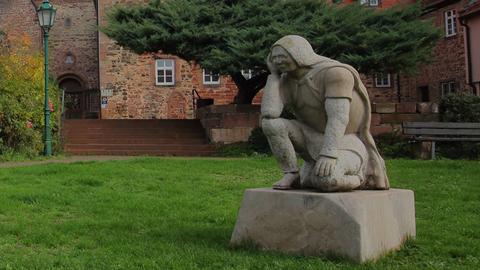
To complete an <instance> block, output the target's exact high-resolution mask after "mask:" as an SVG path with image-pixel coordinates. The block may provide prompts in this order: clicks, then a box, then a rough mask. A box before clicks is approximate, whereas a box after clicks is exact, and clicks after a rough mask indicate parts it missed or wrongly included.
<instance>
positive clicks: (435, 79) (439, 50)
mask: <svg viewBox="0 0 480 270" xmlns="http://www.w3.org/2000/svg"><path fill="white" fill-rule="evenodd" d="M465 4H466V2H465V1H458V2H456V3H453V4H450V5H448V6H446V7H443V8H440V9H438V10H435V11H433V12H431V13H428V14H426V15H425V18H426V19H431V20H433V22H434V23H435V25H436V26H437V27H439V28H440V29H441V30H442V31H443V32H444V31H445V26H444V23H445V22H444V21H445V19H444V12H445V11H447V10H451V9H455V10H456V11H457V34H456V35H455V36H452V37H445V34H443V36H442V38H441V40H440V41H439V42H438V44H437V46H436V48H435V50H434V52H433V59H432V63H430V64H427V65H424V66H422V67H420V73H419V75H418V76H410V77H403V78H402V81H401V84H402V86H403V88H404V89H405V90H407V92H404V95H408V96H410V97H412V99H414V100H417V101H418V100H419V95H418V93H417V91H418V88H419V87H421V86H428V88H429V96H430V101H433V102H438V101H439V100H440V98H441V83H442V82H445V81H449V80H455V81H456V82H457V89H459V90H463V89H465V82H466V71H465V70H466V66H465V44H464V29H463V27H462V26H461V25H460V22H459V21H458V13H459V12H460V11H461V10H462V9H463V7H464V5H465Z"/></svg>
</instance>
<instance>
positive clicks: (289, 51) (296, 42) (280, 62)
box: [268, 35, 329, 73]
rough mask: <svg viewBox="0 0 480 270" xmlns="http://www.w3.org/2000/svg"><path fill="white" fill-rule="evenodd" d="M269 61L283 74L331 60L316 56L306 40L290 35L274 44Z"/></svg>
mask: <svg viewBox="0 0 480 270" xmlns="http://www.w3.org/2000/svg"><path fill="white" fill-rule="evenodd" d="M268 60H269V61H270V62H271V63H272V64H274V65H275V67H276V68H277V69H278V70H279V71H280V72H282V73H283V72H290V71H293V70H295V69H297V68H299V67H311V66H313V65H315V64H317V63H319V62H321V61H324V60H329V59H328V58H326V57H322V56H320V55H318V54H316V53H315V52H314V51H313V48H312V45H310V43H309V42H308V41H307V40H306V39H305V38H303V37H301V36H297V35H288V36H284V37H282V38H281V39H279V40H278V41H277V42H275V43H274V44H273V46H272V48H271V50H270V55H269V59H268Z"/></svg>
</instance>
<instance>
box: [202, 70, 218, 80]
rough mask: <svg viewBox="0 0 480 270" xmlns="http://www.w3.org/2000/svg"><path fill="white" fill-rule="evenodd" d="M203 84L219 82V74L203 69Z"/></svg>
mask: <svg viewBox="0 0 480 270" xmlns="http://www.w3.org/2000/svg"><path fill="white" fill-rule="evenodd" d="M203 84H220V74H218V73H213V72H212V71H210V70H205V69H204V70H203Z"/></svg>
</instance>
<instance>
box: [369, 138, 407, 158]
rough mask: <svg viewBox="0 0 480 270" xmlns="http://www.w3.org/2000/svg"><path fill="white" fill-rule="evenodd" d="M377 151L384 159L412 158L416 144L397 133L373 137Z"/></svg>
mask: <svg viewBox="0 0 480 270" xmlns="http://www.w3.org/2000/svg"><path fill="white" fill-rule="evenodd" d="M375 143H376V145H377V148H378V151H379V152H380V154H381V155H382V156H383V157H384V158H414V157H415V147H416V143H412V142H410V141H409V140H408V139H407V138H405V137H402V136H401V135H400V134H398V133H395V132H394V133H387V134H382V135H378V136H376V137H375Z"/></svg>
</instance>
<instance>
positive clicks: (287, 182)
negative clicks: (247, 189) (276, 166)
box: [273, 172, 300, 190]
mask: <svg viewBox="0 0 480 270" xmlns="http://www.w3.org/2000/svg"><path fill="white" fill-rule="evenodd" d="M299 187H300V174H299V173H298V172H295V173H285V174H284V175H283V177H282V179H280V181H278V182H276V183H275V184H273V189H283V190H285V189H293V188H299Z"/></svg>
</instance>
